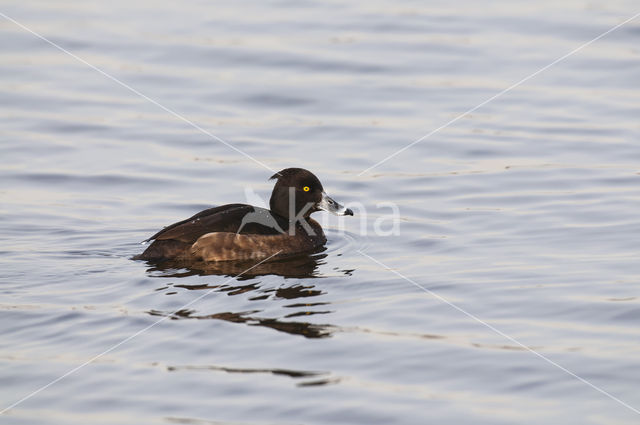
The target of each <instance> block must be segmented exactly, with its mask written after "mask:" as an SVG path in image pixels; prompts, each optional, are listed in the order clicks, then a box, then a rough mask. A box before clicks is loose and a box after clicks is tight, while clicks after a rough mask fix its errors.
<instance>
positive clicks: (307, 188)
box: [302, 186, 310, 192]
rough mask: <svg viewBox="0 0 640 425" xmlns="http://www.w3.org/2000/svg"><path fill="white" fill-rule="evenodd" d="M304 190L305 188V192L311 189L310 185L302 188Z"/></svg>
mask: <svg viewBox="0 0 640 425" xmlns="http://www.w3.org/2000/svg"><path fill="white" fill-rule="evenodd" d="M302 190H304V191H305V192H308V191H309V190H310V189H309V186H305V187H303V188H302Z"/></svg>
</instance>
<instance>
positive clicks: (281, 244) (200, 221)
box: [134, 168, 353, 262]
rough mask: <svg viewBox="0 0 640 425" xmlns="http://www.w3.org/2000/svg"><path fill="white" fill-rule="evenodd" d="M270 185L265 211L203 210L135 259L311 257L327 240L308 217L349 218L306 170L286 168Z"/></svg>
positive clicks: (250, 208)
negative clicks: (319, 213) (322, 214)
mask: <svg viewBox="0 0 640 425" xmlns="http://www.w3.org/2000/svg"><path fill="white" fill-rule="evenodd" d="M269 180H275V185H274V187H273V191H272V193H271V198H270V199H269V208H268V209H267V208H261V207H256V206H253V205H247V204H227V205H222V206H218V207H213V208H209V209H206V210H204V211H201V212H199V213H197V214H195V215H193V216H192V217H189V218H187V219H186V220H182V221H179V222H177V223H173V224H171V225H169V226H167V227H165V228H163V229H162V230H160V231H159V232H157V233H156V234H154V235H153V236H151V237H150V238H148V239H146V240H145V241H144V242H147V243H148V242H151V244H150V245H149V246H148V247H147V248H146V249H145V250H144V252H143V253H142V254H140V255H138V256H136V257H134V259H136V260H146V261H154V262H161V261H165V260H178V261H194V262H219V261H248V260H259V259H264V258H270V257H274V258H276V257H277V258H281V257H284V256H292V255H296V254H303V253H308V252H314V251H317V250H318V249H322V248H323V247H324V245H325V244H326V242H327V238H326V236H325V234H324V232H323V230H322V227H321V226H320V224H319V223H318V222H317V221H315V220H314V219H312V218H311V214H312V213H314V212H316V211H321V210H322V211H327V212H330V213H333V214H335V215H339V216H353V211H352V210H351V209H349V208H346V207H345V206H343V205H341V204H340V203H338V202H336V201H335V200H333V199H332V198H331V197H330V196H329V195H327V193H326V192H325V191H324V188H323V186H322V183H321V182H320V180H319V179H318V178H317V177H316V176H315V175H314V174H313V173H311V172H310V171H308V170H305V169H303V168H286V169H284V170H281V171H279V172H277V173H276V174H274V175H273V176H271V177H270V178H269Z"/></svg>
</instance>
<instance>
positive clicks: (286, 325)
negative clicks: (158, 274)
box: [149, 310, 334, 338]
mask: <svg viewBox="0 0 640 425" xmlns="http://www.w3.org/2000/svg"><path fill="white" fill-rule="evenodd" d="M257 313H260V310H251V311H244V312H240V313H232V312H223V313H214V314H197V313H196V312H195V311H193V310H179V311H176V312H173V313H169V314H166V313H163V312H161V311H156V310H151V311H149V314H151V315H152V316H169V317H170V318H171V319H175V320H177V319H217V320H224V321H226V322H232V323H244V324H246V325H249V326H264V327H266V328H271V329H275V330H277V331H280V332H285V333H288V334H293V335H301V336H304V337H306V338H327V337H329V336H331V334H332V333H333V331H334V326H332V325H321V324H315V323H309V322H292V321H283V320H279V319H276V318H262V317H258V316H257Z"/></svg>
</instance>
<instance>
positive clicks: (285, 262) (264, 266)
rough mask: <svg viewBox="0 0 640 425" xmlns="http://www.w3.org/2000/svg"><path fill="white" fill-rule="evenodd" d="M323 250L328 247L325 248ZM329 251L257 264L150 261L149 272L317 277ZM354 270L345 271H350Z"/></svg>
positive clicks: (242, 277) (240, 262)
mask: <svg viewBox="0 0 640 425" xmlns="http://www.w3.org/2000/svg"><path fill="white" fill-rule="evenodd" d="M322 249H323V250H324V249H325V248H322ZM326 257H327V254H322V253H319V254H313V255H300V256H295V257H290V258H284V259H278V260H273V261H266V262H264V263H259V264H257V265H256V263H255V261H217V262H204V261H190V262H186V261H174V260H165V261H158V262H154V261H147V264H148V265H149V266H150V267H149V268H148V269H147V273H148V274H149V275H150V276H153V277H187V276H210V275H222V276H233V277H235V278H236V279H238V280H248V279H253V278H255V277H257V276H264V275H270V274H273V275H278V276H282V277H288V278H297V279H302V278H314V277H322V276H320V275H318V273H317V269H318V266H319V265H321V264H324V262H323V259H324V258H326ZM348 272H350V271H344V273H348Z"/></svg>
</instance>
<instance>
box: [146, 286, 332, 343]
mask: <svg viewBox="0 0 640 425" xmlns="http://www.w3.org/2000/svg"><path fill="white" fill-rule="evenodd" d="M172 287H173V288H182V289H188V290H210V291H214V292H219V293H226V294H227V295H230V296H234V295H240V294H248V293H252V292H255V293H256V295H254V296H249V297H248V300H250V301H265V300H268V299H273V300H280V299H287V300H295V299H301V298H309V297H317V296H320V295H323V294H324V292H323V291H321V290H318V289H315V288H314V286H313V285H299V284H296V285H292V286H285V287H279V288H266V289H262V288H261V286H260V283H259V282H254V283H250V284H246V285H230V284H221V285H208V284H200V285H185V284H174V285H172ZM168 288H169V287H166V286H164V287H161V288H158V290H166V289H168ZM167 293H168V294H175V293H176V292H167ZM329 304H330V303H328V302H316V303H294V304H287V305H284V306H283V307H284V308H286V309H294V310H296V311H295V312H291V313H287V314H284V315H283V317H282V318H272V317H271V318H270V317H261V316H260V315H259V313H260V312H261V311H262V310H250V311H241V312H228V311H225V312H218V313H202V312H197V311H196V310H192V309H181V310H178V311H173V312H167V311H160V310H155V309H154V310H150V311H148V313H149V314H150V315H152V316H168V317H170V318H171V319H174V320H178V319H215V320H224V321H227V322H231V323H244V324H246V325H249V326H263V327H265V328H271V329H275V330H277V331H280V332H285V333H288V334H294V335H301V336H304V337H305V338H326V337H329V336H331V334H332V333H333V332H334V330H335V326H333V325H328V324H317V323H309V322H303V321H289V320H282V319H283V318H284V319H287V318H291V317H300V316H313V315H318V314H329V313H331V311H330V310H323V311H318V310H312V309H311V308H312V307H318V306H324V305H329Z"/></svg>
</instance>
